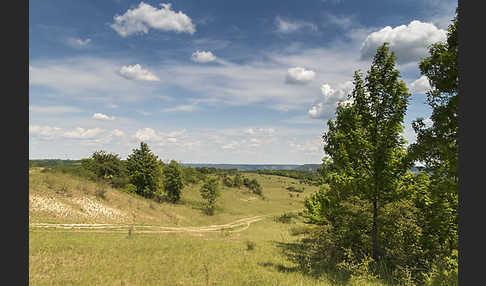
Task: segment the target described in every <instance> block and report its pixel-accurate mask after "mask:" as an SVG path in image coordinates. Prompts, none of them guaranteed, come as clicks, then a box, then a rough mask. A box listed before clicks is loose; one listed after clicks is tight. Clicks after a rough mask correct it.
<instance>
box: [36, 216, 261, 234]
mask: <svg viewBox="0 0 486 286" xmlns="http://www.w3.org/2000/svg"><path fill="white" fill-rule="evenodd" d="M267 216H270V215H261V216H253V217H248V218H242V219H239V220H236V221H234V222H231V223H227V224H219V225H208V226H193V227H172V226H171V227H169V226H154V225H133V224H79V223H72V224H56V223H31V224H29V226H30V227H33V228H55V229H70V230H89V231H95V232H96V231H101V232H126V231H128V230H129V229H132V231H133V232H136V233H181V232H196V233H199V232H214V231H222V230H227V231H229V232H240V231H243V230H246V229H248V228H249V227H250V224H252V223H255V222H257V221H260V220H262V219H264V218H265V217H267Z"/></svg>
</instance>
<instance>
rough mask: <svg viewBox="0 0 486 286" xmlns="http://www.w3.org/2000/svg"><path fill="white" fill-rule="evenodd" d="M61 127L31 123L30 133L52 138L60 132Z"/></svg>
mask: <svg viewBox="0 0 486 286" xmlns="http://www.w3.org/2000/svg"><path fill="white" fill-rule="evenodd" d="M60 131H61V128H59V127H51V126H39V125H29V133H31V134H33V135H38V136H41V137H46V138H51V137H54V136H57V135H59V134H60Z"/></svg>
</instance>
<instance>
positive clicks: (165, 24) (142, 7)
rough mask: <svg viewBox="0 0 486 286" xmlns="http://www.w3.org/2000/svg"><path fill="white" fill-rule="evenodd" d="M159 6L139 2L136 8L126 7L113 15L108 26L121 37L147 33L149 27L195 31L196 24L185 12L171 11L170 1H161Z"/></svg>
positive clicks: (182, 31)
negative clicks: (126, 8)
mask: <svg viewBox="0 0 486 286" xmlns="http://www.w3.org/2000/svg"><path fill="white" fill-rule="evenodd" d="M160 6H161V7H162V8H160V9H157V8H156V7H152V6H151V5H150V4H146V3H144V2H140V4H139V5H138V7H137V8H135V9H128V10H127V11H126V12H125V14H123V15H115V16H114V17H113V20H114V23H113V24H111V25H110V27H111V28H113V29H114V30H115V31H116V32H117V33H118V34H119V35H120V36H122V37H127V36H130V35H132V34H138V33H143V34H147V33H148V32H149V29H150V28H152V29H156V30H161V31H174V32H178V33H189V34H194V32H196V26H195V25H194V24H193V23H192V20H191V18H189V17H188V16H187V15H186V14H184V13H182V12H181V11H179V12H177V13H176V12H175V11H173V10H172V9H171V4H170V3H166V4H164V3H162V4H160Z"/></svg>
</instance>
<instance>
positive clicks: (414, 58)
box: [29, 0, 457, 164]
mask: <svg viewBox="0 0 486 286" xmlns="http://www.w3.org/2000/svg"><path fill="white" fill-rule="evenodd" d="M456 6H457V1H437V0H434V1H427V0H416V1H395V0H393V1H346V0H307V1H220V0H218V1H215V0H212V1H175V2H158V1H143V2H140V1H128V0H105V1H67V0H62V1H30V2H29V158H31V159H40V158H62V159H66V158H69V159H80V158H86V157H89V156H90V155H91V154H92V152H94V151H96V150H106V151H108V152H114V153H117V154H119V155H120V156H121V157H122V158H126V156H127V155H128V154H130V153H131V152H132V149H134V148H138V146H139V143H140V141H142V140H143V141H145V142H147V143H148V144H149V147H150V148H151V149H152V150H153V151H154V152H155V153H156V154H157V155H158V156H159V157H160V158H161V159H162V160H164V161H168V160H172V159H174V160H177V161H180V162H184V163H247V164H263V163H275V164H277V163H280V164H304V163H320V161H321V158H322V157H323V156H324V155H325V154H324V152H323V150H322V149H323V146H322V142H321V136H322V134H323V132H325V131H326V128H327V124H326V122H327V120H328V119H331V118H333V116H334V111H335V108H336V105H337V103H338V102H339V101H342V100H345V99H346V98H345V96H346V94H347V93H349V92H350V91H351V90H352V83H351V81H352V76H353V73H354V71H355V70H358V69H360V70H362V71H367V70H368V69H369V66H370V63H371V58H372V56H373V55H374V53H375V52H376V47H378V46H379V45H380V44H381V43H383V42H384V41H388V42H390V43H391V44H390V46H391V49H392V50H393V51H395V53H396V55H397V57H398V60H397V68H398V69H399V70H400V72H401V76H402V80H404V81H405V83H406V84H407V86H408V88H409V90H410V92H411V93H412V97H411V98H410V103H409V107H408V111H407V115H406V118H405V122H404V125H405V130H404V133H403V135H404V137H405V138H406V139H407V141H408V142H409V143H411V142H414V140H415V134H414V132H413V130H412V129H411V121H412V120H414V119H416V118H417V117H423V118H427V117H428V116H430V109H429V108H428V106H427V105H426V104H425V95H424V93H425V91H426V90H427V88H428V83H427V80H426V79H425V78H423V77H421V76H420V72H419V69H418V62H419V61H420V59H422V58H423V57H424V56H426V55H427V46H428V45H430V44H432V43H434V42H438V41H444V40H445V38H446V30H447V27H448V25H449V23H450V21H451V20H452V18H453V17H454V11H455V8H456Z"/></svg>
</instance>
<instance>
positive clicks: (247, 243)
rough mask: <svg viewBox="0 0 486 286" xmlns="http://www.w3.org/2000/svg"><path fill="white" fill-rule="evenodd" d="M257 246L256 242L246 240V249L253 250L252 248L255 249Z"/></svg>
mask: <svg viewBox="0 0 486 286" xmlns="http://www.w3.org/2000/svg"><path fill="white" fill-rule="evenodd" d="M255 246H256V243H255V242H254V241H251V240H247V241H246V250H248V251H251V250H253V249H255Z"/></svg>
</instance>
